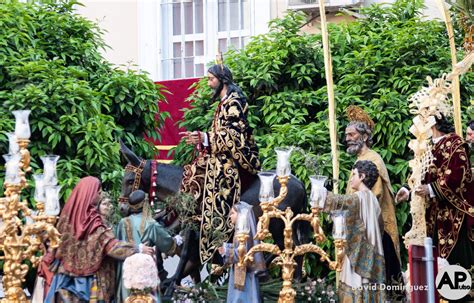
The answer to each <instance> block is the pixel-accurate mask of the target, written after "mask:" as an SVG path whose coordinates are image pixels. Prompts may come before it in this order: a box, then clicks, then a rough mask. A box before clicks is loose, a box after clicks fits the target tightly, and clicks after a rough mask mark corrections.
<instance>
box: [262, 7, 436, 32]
mask: <svg viewBox="0 0 474 303" xmlns="http://www.w3.org/2000/svg"><path fill="white" fill-rule="evenodd" d="M329 1H338V0H329ZM392 2H395V0H361V4H362V5H364V6H368V5H371V4H373V3H392ZM425 6H426V8H425V9H424V10H423V15H424V16H425V17H426V18H427V19H441V13H440V11H439V9H438V7H437V4H436V0H425ZM287 9H288V0H273V1H272V5H271V18H272V19H274V18H281V17H283V16H284V15H285V13H286V11H287ZM329 10H330V9H326V11H329ZM306 11H307V12H312V11H314V13H315V14H317V15H319V8H313V9H307V10H306ZM336 14H337V12H328V14H327V16H326V19H327V21H328V22H333V23H339V22H347V21H351V20H353V18H352V17H350V16H336ZM319 21H320V19H319V18H316V19H315V20H313V21H312V22H310V23H309V24H308V25H307V26H305V27H303V28H302V31H304V32H307V33H317V32H319Z"/></svg>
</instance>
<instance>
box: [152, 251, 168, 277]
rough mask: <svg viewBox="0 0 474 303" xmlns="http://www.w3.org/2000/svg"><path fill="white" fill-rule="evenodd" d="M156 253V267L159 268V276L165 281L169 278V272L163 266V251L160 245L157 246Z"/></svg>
mask: <svg viewBox="0 0 474 303" xmlns="http://www.w3.org/2000/svg"><path fill="white" fill-rule="evenodd" d="M155 251H156V253H155V255H156V269H157V270H158V277H159V278H160V281H164V280H166V279H167V278H168V272H167V271H166V270H165V267H164V266H163V257H162V256H161V251H160V250H159V249H158V247H155Z"/></svg>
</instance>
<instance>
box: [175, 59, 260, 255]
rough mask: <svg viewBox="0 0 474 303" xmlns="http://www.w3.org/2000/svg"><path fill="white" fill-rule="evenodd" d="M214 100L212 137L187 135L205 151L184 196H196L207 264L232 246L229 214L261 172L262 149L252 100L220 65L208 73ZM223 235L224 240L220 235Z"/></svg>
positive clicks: (190, 172)
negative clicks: (255, 130)
mask: <svg viewBox="0 0 474 303" xmlns="http://www.w3.org/2000/svg"><path fill="white" fill-rule="evenodd" d="M208 85H209V86H210V87H211V88H212V89H213V90H214V95H213V98H212V100H213V101H214V100H216V99H220V102H219V105H218V107H217V109H216V111H215V113H214V119H213V121H212V125H211V127H210V129H209V131H207V132H200V131H194V132H185V133H183V134H184V137H185V139H186V142H187V143H188V144H194V145H195V146H196V147H197V149H198V150H199V151H200V153H199V156H198V157H197V158H196V159H195V160H194V162H193V163H191V164H189V165H187V166H185V167H184V173H183V182H182V187H181V191H183V192H186V193H189V194H191V195H193V196H194V198H195V199H196V201H197V202H198V204H197V208H198V209H199V213H200V214H201V216H202V218H201V224H200V240H199V251H200V259H201V262H202V263H206V262H207V261H209V260H210V259H211V258H212V256H213V255H214V253H215V251H216V249H217V248H218V247H220V246H222V243H223V242H226V241H227V240H228V239H229V237H230V235H231V233H232V230H233V226H232V223H231V222H230V219H229V213H230V210H231V208H232V206H233V205H234V203H236V202H238V201H239V200H240V195H241V192H244V191H245V189H246V188H247V187H248V185H249V184H250V183H251V181H253V179H254V178H255V176H256V174H257V172H258V171H259V170H260V161H259V159H258V149H257V146H256V144H255V140H254V138H253V135H252V128H251V127H250V126H249V124H248V121H247V113H248V104H247V100H246V98H245V96H244V94H243V93H242V91H241V90H240V88H239V87H237V86H236V85H235V84H234V83H233V80H232V73H231V72H230V70H229V69H228V68H227V67H226V66H224V65H222V64H217V65H214V66H212V67H211V68H209V70H208ZM216 231H218V233H219V235H217V234H216Z"/></svg>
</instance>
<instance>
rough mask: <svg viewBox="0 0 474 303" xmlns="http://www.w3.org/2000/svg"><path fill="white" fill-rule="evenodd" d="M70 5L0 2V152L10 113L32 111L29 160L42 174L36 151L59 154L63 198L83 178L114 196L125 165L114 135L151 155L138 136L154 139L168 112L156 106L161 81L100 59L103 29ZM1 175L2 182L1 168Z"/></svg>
mask: <svg viewBox="0 0 474 303" xmlns="http://www.w3.org/2000/svg"><path fill="white" fill-rule="evenodd" d="M75 4H79V3H78V2H76V1H43V3H42V4H38V3H36V4H34V3H19V2H18V1H8V2H4V3H2V4H0V16H1V17H0V104H1V106H0V115H1V117H2V119H1V120H0V131H1V135H0V152H1V153H2V154H5V153H7V152H8V142H7V138H6V136H5V135H4V133H5V132H9V131H13V129H14V118H13V115H12V114H11V111H12V110H15V109H31V111H32V113H31V115H30V124H31V130H32V136H31V139H30V140H31V143H30V145H29V149H30V152H31V158H32V164H31V165H32V167H33V168H34V170H35V172H40V167H42V164H41V163H40V162H41V161H40V159H39V156H41V155H44V154H57V155H60V156H61V158H60V160H59V162H58V174H59V176H58V177H59V180H60V184H62V185H63V190H62V195H63V197H64V198H66V197H67V196H69V193H70V191H71V190H72V188H73V187H74V185H75V184H76V183H77V181H78V179H79V178H81V177H83V176H86V175H92V176H96V177H99V178H100V179H101V180H102V182H103V186H104V187H105V188H108V189H109V190H110V191H111V192H115V193H117V192H118V191H119V188H120V181H121V177H122V170H123V169H122V166H121V164H120V153H119V145H118V144H117V139H118V138H123V139H124V141H125V142H127V143H128V144H129V145H132V146H134V149H135V150H136V152H137V154H140V155H143V156H144V157H152V156H153V153H154V151H153V146H152V145H151V144H149V143H147V142H146V141H145V140H144V137H143V136H144V135H145V134H146V135H147V136H149V137H151V138H155V139H159V138H158V136H157V132H156V131H155V130H156V129H157V128H158V127H160V126H161V125H162V122H163V120H164V119H165V118H166V117H167V116H168V113H164V112H160V111H159V108H158V101H159V100H164V97H163V95H162V94H161V90H162V88H161V87H160V86H157V85H155V84H154V83H153V82H152V81H151V80H150V79H149V78H148V76H147V75H146V74H144V73H139V72H136V71H134V70H132V69H128V68H127V67H121V68H116V67H113V66H112V65H111V64H110V63H108V62H107V61H105V60H104V58H103V57H102V55H101V52H100V51H101V49H104V48H105V47H106V45H105V44H104V41H103V39H102V31H101V30H100V28H99V27H98V26H97V24H95V23H93V22H91V21H89V20H87V19H85V18H83V17H81V16H79V15H77V14H75V13H74V10H73V5H75ZM79 5H80V4H79ZM0 174H1V175H0V183H3V174H4V170H3V169H0Z"/></svg>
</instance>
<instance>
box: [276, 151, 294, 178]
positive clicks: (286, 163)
mask: <svg viewBox="0 0 474 303" xmlns="http://www.w3.org/2000/svg"><path fill="white" fill-rule="evenodd" d="M292 151H293V147H278V148H275V152H276V154H277V168H276V173H277V175H278V177H287V176H289V175H290V174H291V164H290V156H291V152H292Z"/></svg>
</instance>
